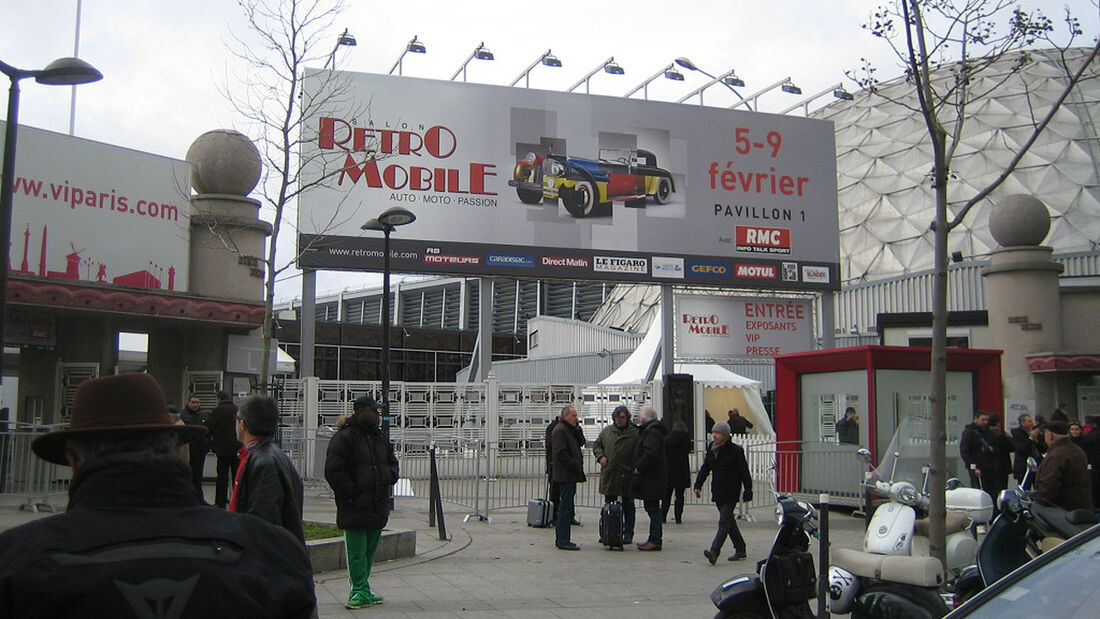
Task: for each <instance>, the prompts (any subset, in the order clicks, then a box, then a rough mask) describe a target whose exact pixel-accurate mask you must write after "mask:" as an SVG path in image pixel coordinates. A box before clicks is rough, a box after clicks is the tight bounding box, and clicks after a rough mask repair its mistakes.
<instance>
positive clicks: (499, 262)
mask: <svg viewBox="0 0 1100 619" xmlns="http://www.w3.org/2000/svg"><path fill="white" fill-rule="evenodd" d="M485 262H486V263H488V264H489V265H491V266H497V267H523V268H527V269H533V268H535V257H534V256H525V255H520V254H489V255H488V256H486V258H485Z"/></svg>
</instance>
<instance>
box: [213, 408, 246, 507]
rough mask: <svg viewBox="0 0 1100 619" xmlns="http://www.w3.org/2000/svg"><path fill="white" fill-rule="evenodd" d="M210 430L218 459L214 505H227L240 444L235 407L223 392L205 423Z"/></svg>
mask: <svg viewBox="0 0 1100 619" xmlns="http://www.w3.org/2000/svg"><path fill="white" fill-rule="evenodd" d="M206 425H207V427H208V428H209V429H210V436H211V444H210V447H211V450H212V451H213V452H214V455H215V456H217V458H218V469H217V470H218V476H217V481H216V482H215V483H214V505H217V506H218V507H221V508H223V509H224V508H225V507H227V506H228V505H229V489H230V487H231V484H232V483H233V478H234V477H236V476H237V452H238V451H239V450H240V448H241V442H240V441H238V440H237V405H236V404H234V403H233V397H232V396H230V395H229V394H228V393H226V392H225V391H219V392H218V405H217V406H215V407H214V410H212V411H210V417H209V418H208V419H207V422H206Z"/></svg>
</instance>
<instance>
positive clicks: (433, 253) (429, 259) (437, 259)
mask: <svg viewBox="0 0 1100 619" xmlns="http://www.w3.org/2000/svg"><path fill="white" fill-rule="evenodd" d="M424 264H481V258H479V257H478V256H455V255H451V254H444V253H443V252H442V251H441V250H440V249H439V248H438V247H429V248H427V249H425V250H424Z"/></svg>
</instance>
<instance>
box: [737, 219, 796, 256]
mask: <svg viewBox="0 0 1100 619" xmlns="http://www.w3.org/2000/svg"><path fill="white" fill-rule="evenodd" d="M736 228H737V229H736V235H735V236H736V239H735V240H736V244H735V249H736V250H737V251H744V252H749V253H756V254H789V253H791V230H790V228H765V227H763V226H737V227H736Z"/></svg>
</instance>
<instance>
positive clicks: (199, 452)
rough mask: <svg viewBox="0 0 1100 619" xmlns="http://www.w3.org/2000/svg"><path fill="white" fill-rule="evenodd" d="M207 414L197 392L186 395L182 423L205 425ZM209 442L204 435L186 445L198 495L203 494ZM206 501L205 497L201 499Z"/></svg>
mask: <svg viewBox="0 0 1100 619" xmlns="http://www.w3.org/2000/svg"><path fill="white" fill-rule="evenodd" d="M207 417H208V414H207V412H206V411H204V410H202V401H201V400H200V399H199V395H198V394H197V393H192V394H191V395H190V396H188V397H187V404H186V405H185V406H184V407H183V410H181V411H180V419H182V420H183V423H186V424H188V425H192V426H206V421H207ZM209 443H210V442H209V441H208V440H207V439H206V438H205V437H204V438H202V439H199V440H196V441H191V442H190V443H189V444H188V445H187V447H188V450H187V452H188V458H187V464H188V465H189V466H190V467H191V483H193V484H195V490H196V491H197V492H198V493H199V496H200V497H201V496H203V493H202V473H203V467H204V466H205V465H206V452H207V451H209V448H210V444H209ZM203 502H204V503H205V502H206V499H203Z"/></svg>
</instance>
